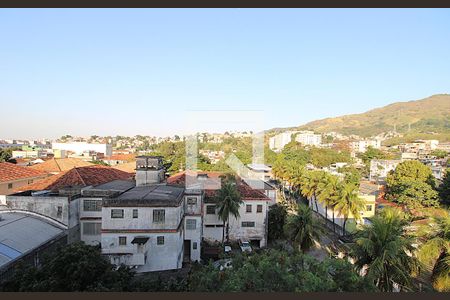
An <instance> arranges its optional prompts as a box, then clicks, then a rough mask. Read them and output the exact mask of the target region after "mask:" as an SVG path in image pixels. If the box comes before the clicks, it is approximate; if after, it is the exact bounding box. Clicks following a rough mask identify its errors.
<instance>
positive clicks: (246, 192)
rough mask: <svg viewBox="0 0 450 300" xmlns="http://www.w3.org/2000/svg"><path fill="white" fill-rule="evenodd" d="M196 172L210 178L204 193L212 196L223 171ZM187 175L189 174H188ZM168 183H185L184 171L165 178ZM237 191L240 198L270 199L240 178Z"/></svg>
mask: <svg viewBox="0 0 450 300" xmlns="http://www.w3.org/2000/svg"><path fill="white" fill-rule="evenodd" d="M198 174H199V175H200V174H206V175H208V178H209V179H212V180H210V181H209V182H208V184H209V185H208V186H206V187H205V194H206V196H207V197H214V196H215V193H216V190H217V189H218V188H219V187H220V184H219V183H220V181H218V180H220V176H221V175H224V174H225V173H221V172H203V171H199V172H198ZM188 176H189V175H188ZM167 183H168V184H174V185H185V183H186V172H185V171H183V172H179V173H176V174H174V175H172V176H171V177H169V178H167ZM237 186H238V191H239V193H240V194H241V197H242V200H267V201H269V200H270V199H269V198H268V197H267V196H266V195H265V194H264V193H262V192H261V191H259V190H255V189H252V188H251V187H250V186H249V185H248V184H247V183H246V182H245V181H243V180H242V179H241V178H238V180H237Z"/></svg>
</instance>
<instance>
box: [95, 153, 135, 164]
mask: <svg viewBox="0 0 450 300" xmlns="http://www.w3.org/2000/svg"><path fill="white" fill-rule="evenodd" d="M135 158H136V156H135V155H134V154H132V153H128V154H113V155H111V156H107V157H104V158H102V159H101V160H102V161H103V162H105V163H107V164H108V165H110V166H115V165H120V164H124V163H127V162H135Z"/></svg>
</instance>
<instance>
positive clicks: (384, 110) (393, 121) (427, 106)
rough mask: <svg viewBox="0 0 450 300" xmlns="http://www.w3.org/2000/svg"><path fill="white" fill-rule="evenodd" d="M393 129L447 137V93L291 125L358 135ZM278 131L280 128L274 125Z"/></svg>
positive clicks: (449, 130) (449, 117)
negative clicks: (299, 124) (300, 124)
mask: <svg viewBox="0 0 450 300" xmlns="http://www.w3.org/2000/svg"><path fill="white" fill-rule="evenodd" d="M394 126H395V127H396V131H397V132H400V133H404V134H407V135H421V136H424V137H428V135H440V136H441V139H445V140H447V139H448V138H450V136H449V135H448V134H449V133H450V95H449V94H439V95H433V96H431V97H428V98H425V99H422V100H416V101H408V102H396V103H393V104H390V105H387V106H384V107H381V108H376V109H372V110H369V111H367V112H365V113H361V114H352V115H346V116H341V117H335V118H326V119H322V120H316V121H313V122H310V123H307V124H305V125H302V126H299V127H295V128H293V129H300V130H305V129H308V130H314V131H316V132H330V131H336V132H339V133H342V134H346V135H350V134H356V135H359V136H362V137H368V136H373V135H377V134H379V133H382V132H387V131H392V130H393V129H394ZM275 130H276V131H280V129H279V128H278V129H275Z"/></svg>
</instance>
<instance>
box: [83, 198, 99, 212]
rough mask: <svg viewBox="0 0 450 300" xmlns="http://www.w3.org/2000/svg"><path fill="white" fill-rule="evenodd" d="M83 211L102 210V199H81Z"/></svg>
mask: <svg viewBox="0 0 450 300" xmlns="http://www.w3.org/2000/svg"><path fill="white" fill-rule="evenodd" d="M83 210H84V211H102V200H92V199H89V200H84V201H83Z"/></svg>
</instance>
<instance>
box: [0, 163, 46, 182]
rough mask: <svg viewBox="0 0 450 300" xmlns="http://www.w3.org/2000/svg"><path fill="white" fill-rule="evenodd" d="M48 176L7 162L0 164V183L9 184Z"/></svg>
mask: <svg viewBox="0 0 450 300" xmlns="http://www.w3.org/2000/svg"><path fill="white" fill-rule="evenodd" d="M47 175H48V174H47V173H45V172H43V171H39V170H33V169H30V168H29V167H23V166H18V165H16V164H12V163H9V162H2V163H0V182H9V181H15V180H20V179H26V178H36V177H45V176H47Z"/></svg>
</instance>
